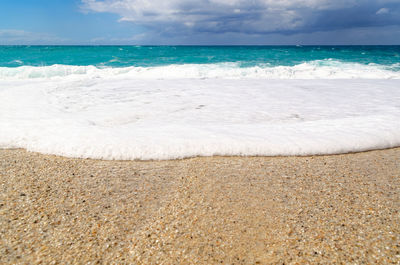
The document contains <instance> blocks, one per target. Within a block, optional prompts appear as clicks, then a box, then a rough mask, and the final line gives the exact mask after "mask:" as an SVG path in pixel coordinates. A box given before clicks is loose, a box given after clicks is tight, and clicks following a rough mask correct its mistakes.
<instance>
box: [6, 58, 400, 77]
mask: <svg viewBox="0 0 400 265" xmlns="http://www.w3.org/2000/svg"><path fill="white" fill-rule="evenodd" d="M117 60H118V59H117V58H114V59H112V60H111V62H115V61H117ZM398 68H399V65H392V66H384V65H377V64H368V65H363V64H358V63H346V62H340V61H335V60H321V61H311V62H306V63H302V64H298V65H295V66H270V65H267V64H266V65H259V66H253V67H240V65H239V64H237V63H220V64H181V65H179V64H174V65H167V66H156V67H133V66H132V67H121V68H112V67H102V68H98V67H95V66H71V65H52V66H44V67H32V66H21V67H15V68H9V67H0V80H5V79H11V80H15V79H34V78H60V77H71V76H76V75H81V76H82V75H85V78H86V77H91V78H99V77H105V78H107V77H110V76H114V77H115V76H119V77H120V78H138V79H154V78H157V79H181V78H223V79H254V78H262V79H345V78H347V79H348V78H349V79H360V78H361V79H376V78H377V79H400V71H399V70H400V69H398Z"/></svg>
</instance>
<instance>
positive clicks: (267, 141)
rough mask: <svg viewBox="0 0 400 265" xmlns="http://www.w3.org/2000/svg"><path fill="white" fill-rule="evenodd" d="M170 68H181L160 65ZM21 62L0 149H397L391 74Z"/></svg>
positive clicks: (159, 153)
mask: <svg viewBox="0 0 400 265" xmlns="http://www.w3.org/2000/svg"><path fill="white" fill-rule="evenodd" d="M173 67H176V68H179V66H168V67H164V68H165V69H171V68H173ZM193 67H194V66H193ZM204 67H209V68H210V67H211V68H212V66H204ZM215 67H216V66H215ZM299 67H300V66H299ZM366 67H367V68H368V67H369V66H366ZM371 67H375V66H371ZM21 68H22V67H21ZM21 68H14V69H16V70H10V69H9V68H8V69H7V70H6V71H4V69H2V70H1V74H0V76H1V78H0V148H14V147H19V148H26V149H28V150H32V151H38V152H42V153H51V154H57V155H64V156H71V157H90V158H102V159H173V158H182V157H190V156H211V155H310V154H334V153H344V152H354V151H364V150H370V149H378V148H389V147H395V146H400V80H398V79H396V80H384V78H389V77H390V78H395V77H394V76H390V74H388V76H389V77H387V76H386V75H383V76H381V79H369V80H365V79H353V80H350V79H347V80H343V79H336V80H327V79H322V80H298V79H296V80H287V79H286V80H274V79H268V78H267V77H265V76H264V77H263V78H260V77H259V76H257V77H258V78H250V77H249V76H250V75H248V76H245V78H242V79H238V80H232V79H230V78H233V77H237V76H235V75H234V74H231V75H229V74H227V76H228V77H227V78H222V75H221V73H220V72H218V71H221V70H220V66H218V67H216V68H218V70H216V71H217V72H218V74H215V75H211V74H208V76H207V77H209V78H206V79H202V78H199V77H203V76H202V75H199V72H198V69H200V68H201V66H196V67H194V68H195V69H196V71H194V73H192V74H188V73H191V71H190V70H188V69H190V67H189V68H188V69H186V72H185V73H178V72H176V73H175V75H171V74H170V72H169V73H168V74H165V76H168V78H166V77H165V76H163V75H162V71H160V72H159V73H160V74H159V75H156V74H155V72H154V71H155V70H154V69H143V70H142V71H144V72H146V71H149V72H152V71H153V72H152V74H151V75H150V74H148V75H147V74H144V75H142V76H140V74H138V73H140V71H139V70H138V69H136V68H131V69H124V68H120V69H111V68H107V69H97V68H95V67H72V66H69V67H67V66H51V67H44V68H29V67H24V68H22V69H21ZM66 69H68V70H66ZM242 70H243V69H238V70H237V71H242ZM7 71H9V72H7ZM12 71H15V72H12ZM207 71H209V69H207ZM382 71H384V70H382ZM22 72H23V73H22ZM10 73H11V74H10ZM252 73H254V71H253V72H252ZM342 73H343V72H342ZM372 74H376V75H378V74H379V73H371V75H372ZM392 74H393V75H394V73H392ZM342 75H344V74H340V75H337V77H339V76H342ZM5 76H6V77H7V78H6V77H5ZM154 76H156V77H157V78H164V80H158V79H155V78H154ZM280 76H282V75H281V74H280ZM288 76H290V75H289V74H287V75H286V77H288ZM294 76H297V77H299V76H301V75H300V74H295V75H294ZM305 76H309V75H305ZM316 76H319V75H316ZM332 76H333V75H330V74H329V73H327V75H326V76H325V77H332ZM344 76H347V75H344ZM11 77H12V78H11ZM33 77H36V78H33ZM142 77H144V78H142ZM151 77H153V78H151ZM173 77H174V78H173ZM184 77H186V78H184ZM188 77H196V78H188ZM211 77H218V78H211ZM303 77H304V75H303ZM350 77H351V75H350ZM355 77H357V78H361V77H360V76H358V75H355Z"/></svg>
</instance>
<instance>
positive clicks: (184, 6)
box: [81, 0, 400, 37]
mask: <svg viewBox="0 0 400 265" xmlns="http://www.w3.org/2000/svg"><path fill="white" fill-rule="evenodd" d="M81 1H82V9H83V10H85V11H87V12H109V13H114V14H118V15H119V16H120V19H119V21H121V22H122V21H125V22H132V23H135V24H137V25H141V26H144V27H146V28H147V29H148V30H149V31H151V32H153V33H154V34H158V35H160V36H164V37H165V36H167V37H168V36H171V37H175V36H177V35H179V36H190V35H195V34H204V33H207V34H209V35H213V34H214V35H217V34H226V33H237V34H240V35H266V34H267V35H268V34H283V35H293V34H301V33H310V32H321V31H322V32H323V31H334V30H343V29H351V28H359V27H380V26H391V25H400V3H399V1H398V0H169V1H165V0H152V1H150V0H81ZM389 8H390V11H391V12H390V13H389V12H388V11H389ZM377 10H378V11H377ZM382 14H385V16H381V15H382Z"/></svg>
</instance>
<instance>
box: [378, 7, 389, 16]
mask: <svg viewBox="0 0 400 265" xmlns="http://www.w3.org/2000/svg"><path fill="white" fill-rule="evenodd" d="M387 13H389V9H388V8H386V7H383V8H381V9H379V10H378V11H376V14H377V15H384V14H387Z"/></svg>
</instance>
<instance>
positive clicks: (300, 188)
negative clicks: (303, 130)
mask: <svg viewBox="0 0 400 265" xmlns="http://www.w3.org/2000/svg"><path fill="white" fill-rule="evenodd" d="M399 161H400V148H392V149H384V150H374V151H365V152H358V153H349V154H335V155H318V156H289V157H283V156H279V157H262V156H255V157H245V156H233V157H231V156H213V157H194V158H184V159H178V160H146V161H143V160H132V161H129V160H97V159H79V158H66V157H61V156H55V155H44V154H39V153H34V152H28V151H25V150H23V149H0V179H1V183H0V185H1V186H2V192H1V197H0V204H1V207H0V213H1V214H0V227H1V231H0V238H1V239H0V240H1V242H2V244H1V246H0V261H1V262H2V263H7V264H9V263H32V264H37V263H39V262H44V263H49V262H52V261H55V262H58V263H87V262H92V263H95V262H96V261H99V262H100V263H108V262H114V263H145V264H154V263H161V262H164V263H168V264H169V263H199V264H210V263H212V264H214V263H221V262H222V263H230V264H232V263H233V264H254V263H260V264H270V263H282V262H285V263H296V262H298V263H305V262H306V263H327V262H331V263H341V262H342V263H350V262H351V263H362V262H365V263H382V264H391V263H392V264H395V263H396V262H398V261H399V260H400V254H399V253H400V244H399V243H398V242H399V240H400V225H399V224H400V218H399V209H400V195H399V194H400V192H399V191H400V163H399Z"/></svg>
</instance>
